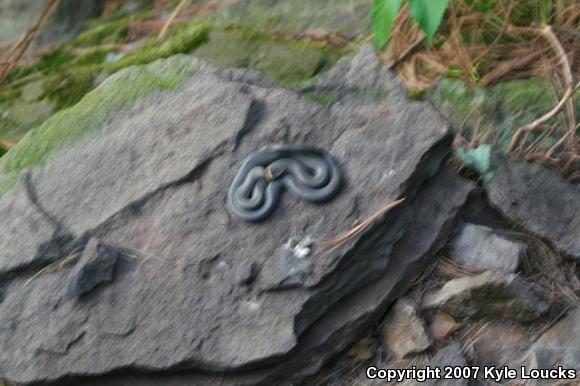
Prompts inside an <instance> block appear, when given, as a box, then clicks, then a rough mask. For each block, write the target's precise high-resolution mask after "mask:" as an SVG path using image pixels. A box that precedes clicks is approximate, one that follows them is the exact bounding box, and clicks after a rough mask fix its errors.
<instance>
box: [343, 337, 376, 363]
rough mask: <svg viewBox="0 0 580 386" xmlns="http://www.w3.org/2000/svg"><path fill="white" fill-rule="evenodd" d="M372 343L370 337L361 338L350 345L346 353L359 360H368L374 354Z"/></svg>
mask: <svg viewBox="0 0 580 386" xmlns="http://www.w3.org/2000/svg"><path fill="white" fill-rule="evenodd" d="M373 343H374V342H373V340H372V339H371V338H363V339H361V340H359V341H358V342H356V343H355V344H354V345H353V346H352V347H351V349H350V350H349V351H348V355H349V356H350V357H351V358H353V359H355V360H357V361H359V362H364V361H368V360H369V359H371V358H372V357H373V356H374V355H375V354H374V353H373V350H372V348H371V346H372V345H373Z"/></svg>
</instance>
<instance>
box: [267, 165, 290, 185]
mask: <svg viewBox="0 0 580 386" xmlns="http://www.w3.org/2000/svg"><path fill="white" fill-rule="evenodd" d="M285 171H286V168H285V167H283V166H282V165H280V164H277V163H276V162H274V163H272V164H270V165H268V167H266V169H264V178H265V179H266V181H268V182H272V181H274V180H276V179H278V178H280V176H282V174H284V172H285Z"/></svg>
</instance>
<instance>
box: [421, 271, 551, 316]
mask: <svg viewBox="0 0 580 386" xmlns="http://www.w3.org/2000/svg"><path fill="white" fill-rule="evenodd" d="M550 304H551V303H550V301H549V300H548V298H547V296H546V294H545V293H544V292H543V289H542V288H541V287H540V286H539V285H537V284H535V283H531V282H529V281H526V280H525V279H523V278H521V277H520V276H518V275H516V274H512V273H507V272H503V271H486V272H484V273H481V274H479V275H475V276H465V277H461V278H457V279H452V280H450V281H448V282H447V283H445V285H444V286H443V287H442V288H441V289H439V290H435V291H432V292H430V293H428V294H426V295H425V297H424V298H423V303H422V305H423V307H424V308H427V309H429V308H438V307H440V308H442V309H443V310H445V311H446V312H448V313H449V314H451V315H453V316H455V317H471V318H478V317H484V318H494V319H510V320H518V321H522V322H527V321H532V320H535V319H537V318H539V317H540V316H542V315H543V314H544V313H545V312H546V311H547V310H548V308H549V307H550Z"/></svg>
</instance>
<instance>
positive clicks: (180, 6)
mask: <svg viewBox="0 0 580 386" xmlns="http://www.w3.org/2000/svg"><path fill="white" fill-rule="evenodd" d="M188 1H189V0H181V1H180V2H179V4H177V7H175V9H174V10H173V12H172V13H171V16H169V19H167V21H166V22H165V24H164V25H163V28H161V32H159V38H162V37H163V36H165V34H166V33H167V30H168V29H169V27H170V26H171V23H173V21H174V20H175V18H176V17H177V16H178V15H179V12H181V10H182V9H183V7H184V6H185V3H187V2H188Z"/></svg>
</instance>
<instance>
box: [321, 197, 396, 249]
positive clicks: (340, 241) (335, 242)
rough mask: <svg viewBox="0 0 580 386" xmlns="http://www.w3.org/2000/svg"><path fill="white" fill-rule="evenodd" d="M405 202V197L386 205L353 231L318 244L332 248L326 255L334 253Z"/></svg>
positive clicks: (352, 229)
mask: <svg viewBox="0 0 580 386" xmlns="http://www.w3.org/2000/svg"><path fill="white" fill-rule="evenodd" d="M404 201H405V198H404V197H403V198H401V199H399V200H397V201H394V202H391V203H389V204H387V205H385V206H384V207H382V208H381V209H379V210H378V211H376V212H375V213H373V214H372V215H370V216H369V217H368V218H367V219H366V220H364V221H363V222H361V223H360V224H358V225H357V226H355V227H353V228H351V229H349V230H347V231H345V232H343V233H341V234H339V235H337V236H334V237H330V238H327V239H324V240H322V241H319V242H318V244H320V245H322V246H328V247H330V249H328V250H326V251H325V254H329V253H332V252H333V251H335V250H336V249H337V248H340V247H341V246H342V245H344V244H345V243H347V242H348V241H349V240H352V239H353V238H354V237H356V236H358V235H359V234H361V233H362V232H363V231H364V230H365V229H367V228H368V227H369V226H370V225H371V224H373V223H374V222H375V221H377V219H379V218H380V217H382V216H383V215H384V214H385V213H387V212H388V211H389V210H391V209H393V208H395V207H397V206H399V205H401V204H402V203H403V202H404Z"/></svg>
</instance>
